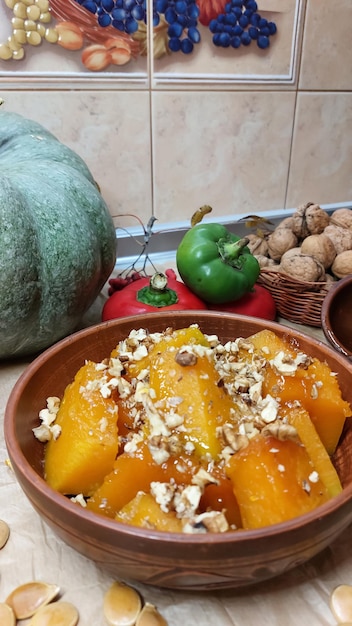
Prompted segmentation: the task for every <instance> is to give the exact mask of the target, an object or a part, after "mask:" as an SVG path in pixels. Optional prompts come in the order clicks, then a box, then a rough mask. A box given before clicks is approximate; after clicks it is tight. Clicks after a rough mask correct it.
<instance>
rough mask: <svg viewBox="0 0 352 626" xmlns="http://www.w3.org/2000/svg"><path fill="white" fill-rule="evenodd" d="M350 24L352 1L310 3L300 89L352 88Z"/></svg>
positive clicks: (313, 0) (310, 1) (312, 0)
mask: <svg viewBox="0 0 352 626" xmlns="http://www.w3.org/2000/svg"><path fill="white" fill-rule="evenodd" d="M351 25H352V2H351V0H335V2H322V0H308V4H307V14H306V21H305V28H304V38H303V49H302V65H301V75H300V81H299V86H300V89H328V90H338V89H345V90H350V89H352V46H351Z"/></svg>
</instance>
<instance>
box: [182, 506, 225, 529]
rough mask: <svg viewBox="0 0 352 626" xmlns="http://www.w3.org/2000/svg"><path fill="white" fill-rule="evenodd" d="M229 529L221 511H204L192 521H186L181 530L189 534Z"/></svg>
mask: <svg viewBox="0 0 352 626" xmlns="http://www.w3.org/2000/svg"><path fill="white" fill-rule="evenodd" d="M228 530H229V524H228V521H227V519H226V517H225V515H224V513H222V512H221V511H206V512H205V513H200V515H197V516H196V517H195V518H194V519H192V521H190V522H187V523H186V524H185V525H184V527H183V532H185V533H190V534H197V533H207V532H210V533H226V532H227V531H228Z"/></svg>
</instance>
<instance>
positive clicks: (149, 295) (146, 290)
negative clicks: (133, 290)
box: [136, 272, 178, 308]
mask: <svg viewBox="0 0 352 626" xmlns="http://www.w3.org/2000/svg"><path fill="white" fill-rule="evenodd" d="M136 298H137V300H138V302H143V303H144V304H149V305H150V306H155V307H157V308H161V307H163V306H170V305H171V304H176V302H178V296H177V293H176V291H174V290H173V289H170V288H169V287H168V286H167V276H166V274H163V273H162V272H156V273H155V274H153V276H152V277H151V279H150V281H149V285H148V286H147V287H142V289H140V290H139V291H137V294H136Z"/></svg>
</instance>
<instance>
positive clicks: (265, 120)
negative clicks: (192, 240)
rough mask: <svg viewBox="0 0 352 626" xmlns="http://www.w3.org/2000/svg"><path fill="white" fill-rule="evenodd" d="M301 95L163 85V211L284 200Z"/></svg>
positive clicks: (159, 207) (159, 107)
mask: <svg viewBox="0 0 352 626" xmlns="http://www.w3.org/2000/svg"><path fill="white" fill-rule="evenodd" d="M294 102H295V96H294V94H293V93H290V92H252V93H248V92H235V93H228V92H223V93H214V92H209V93H206V94H204V93H201V92H190V91H187V92H183V93H174V92H166V93H155V94H153V100H152V120H153V155H154V156H153V159H154V161H153V172H154V178H153V183H154V203H155V215H156V217H157V218H158V219H159V220H160V221H161V222H170V221H179V220H189V218H190V216H191V215H192V213H193V212H194V211H195V210H196V209H197V208H198V207H200V206H201V205H203V204H209V205H211V206H212V207H213V211H214V215H231V214H234V215H236V214H244V213H257V212H261V211H267V210H274V209H280V208H282V207H283V206H284V202H285V193H286V184H287V174H288V167H289V155H290V145H291V136H292V119H293V111H294Z"/></svg>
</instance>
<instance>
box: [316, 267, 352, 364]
mask: <svg viewBox="0 0 352 626" xmlns="http://www.w3.org/2000/svg"><path fill="white" fill-rule="evenodd" d="M321 324H322V328H323V331H324V334H325V336H326V338H327V340H328V341H329V342H330V343H331V345H332V346H333V347H334V348H335V350H338V351H339V352H341V354H344V355H345V356H346V357H349V358H350V359H352V274H350V275H349V276H346V278H342V279H341V280H339V281H338V282H337V283H336V284H335V285H334V286H333V287H331V289H330V290H329V291H328V293H327V295H326V296H325V298H324V300H323V304H322V309H321Z"/></svg>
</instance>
